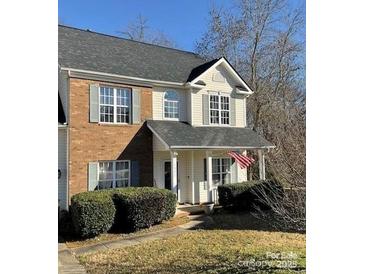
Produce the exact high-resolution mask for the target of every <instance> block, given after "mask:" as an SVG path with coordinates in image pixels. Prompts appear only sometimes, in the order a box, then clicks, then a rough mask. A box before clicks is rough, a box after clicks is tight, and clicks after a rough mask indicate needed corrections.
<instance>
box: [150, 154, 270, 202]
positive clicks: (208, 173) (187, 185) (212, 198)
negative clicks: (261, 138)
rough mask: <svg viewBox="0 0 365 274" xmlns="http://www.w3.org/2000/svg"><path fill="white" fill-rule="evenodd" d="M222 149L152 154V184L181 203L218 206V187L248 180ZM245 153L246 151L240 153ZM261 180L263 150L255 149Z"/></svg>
mask: <svg viewBox="0 0 365 274" xmlns="http://www.w3.org/2000/svg"><path fill="white" fill-rule="evenodd" d="M229 151H231V150H229V149H225V150H197V149H196V150H188V149H187V150H168V151H155V152H154V159H153V162H154V185H155V186H156V187H159V188H167V189H171V190H172V191H173V192H174V193H176V195H177V198H178V202H179V203H180V204H184V203H188V204H201V203H206V202H214V203H218V191H217V188H218V185H221V184H230V183H236V182H242V181H246V180H247V169H246V168H244V169H241V168H240V167H239V165H238V164H237V163H236V161H235V160H234V159H233V158H231V157H230V156H228V154H227V153H228V152H229ZM240 152H241V153H242V154H244V155H245V154H246V150H243V149H242V150H241V151H240ZM257 153H258V157H259V167H260V175H259V177H260V179H265V157H264V150H257Z"/></svg>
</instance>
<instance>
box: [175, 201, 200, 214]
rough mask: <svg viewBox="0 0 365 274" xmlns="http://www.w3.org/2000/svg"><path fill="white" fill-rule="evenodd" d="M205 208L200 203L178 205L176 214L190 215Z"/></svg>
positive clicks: (198, 212)
mask: <svg viewBox="0 0 365 274" xmlns="http://www.w3.org/2000/svg"><path fill="white" fill-rule="evenodd" d="M203 212H204V209H203V208H202V207H201V206H200V205H190V204H184V205H178V206H177V208H176V213H175V216H189V215H195V214H200V213H203Z"/></svg>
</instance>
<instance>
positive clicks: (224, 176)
mask: <svg viewBox="0 0 365 274" xmlns="http://www.w3.org/2000/svg"><path fill="white" fill-rule="evenodd" d="M212 177H213V183H214V184H219V185H222V184H229V183H230V182H231V159H230V158H213V159H212Z"/></svg>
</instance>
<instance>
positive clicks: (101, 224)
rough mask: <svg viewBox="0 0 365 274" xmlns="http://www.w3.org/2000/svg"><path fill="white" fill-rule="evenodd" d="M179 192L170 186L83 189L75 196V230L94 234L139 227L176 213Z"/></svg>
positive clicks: (72, 212) (170, 216)
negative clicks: (174, 191) (159, 187)
mask: <svg viewBox="0 0 365 274" xmlns="http://www.w3.org/2000/svg"><path fill="white" fill-rule="evenodd" d="M176 202H177V200H176V195H175V194H174V193H172V192H171V191H170V190H167V189H158V188H154V187H127V188H118V189H110V190H101V191H91V192H83V193H80V194H77V195H75V196H73V197H72V198H71V216H72V222H73V225H74V228H75V231H76V233H77V234H78V235H80V236H82V237H93V236H97V235H99V234H100V233H104V232H107V231H108V230H110V229H111V228H113V230H123V231H135V230H138V229H141V228H144V227H150V226H151V225H154V224H157V223H161V222H162V221H164V220H168V219H170V218H172V217H173V216H174V215H175V210H176Z"/></svg>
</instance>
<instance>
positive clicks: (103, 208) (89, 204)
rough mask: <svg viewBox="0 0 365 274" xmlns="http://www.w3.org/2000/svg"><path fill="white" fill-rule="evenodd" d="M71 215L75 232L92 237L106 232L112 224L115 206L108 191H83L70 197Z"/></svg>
mask: <svg viewBox="0 0 365 274" xmlns="http://www.w3.org/2000/svg"><path fill="white" fill-rule="evenodd" d="M71 217H72V222H73V225H74V228H75V232H76V233H77V234H78V235H80V236H81V237H93V236H96V235H99V234H100V233H104V232H107V231H108V230H109V229H110V228H111V227H112V225H113V222H114V217H115V207H114V203H113V200H112V197H111V195H110V193H109V192H108V191H92V192H83V193H79V194H76V195H74V196H72V198H71Z"/></svg>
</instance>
